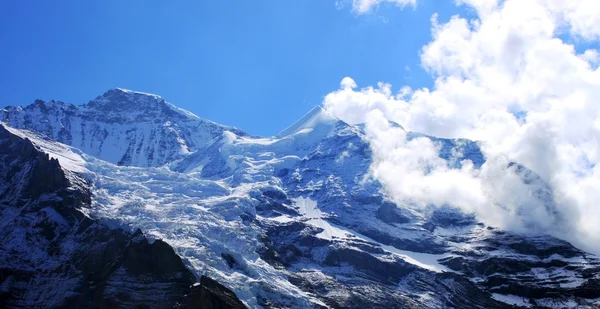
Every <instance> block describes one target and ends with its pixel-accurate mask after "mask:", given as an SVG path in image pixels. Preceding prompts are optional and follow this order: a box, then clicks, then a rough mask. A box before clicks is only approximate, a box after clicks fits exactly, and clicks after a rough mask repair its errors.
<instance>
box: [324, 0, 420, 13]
mask: <svg viewBox="0 0 600 309" xmlns="http://www.w3.org/2000/svg"><path fill="white" fill-rule="evenodd" d="M336 3H337V4H338V6H339V4H340V2H339V1H338V2H336ZM381 3H392V4H395V5H396V6H398V7H401V8H403V7H405V6H407V5H412V6H415V5H416V4H417V0H352V10H353V11H354V12H356V13H357V14H365V13H368V12H370V11H372V10H373V9H374V8H376V7H378V6H379V5H380V4H381Z"/></svg>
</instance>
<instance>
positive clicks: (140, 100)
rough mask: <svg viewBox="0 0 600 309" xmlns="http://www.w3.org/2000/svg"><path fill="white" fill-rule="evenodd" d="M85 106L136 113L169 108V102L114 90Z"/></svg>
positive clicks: (153, 95)
mask: <svg viewBox="0 0 600 309" xmlns="http://www.w3.org/2000/svg"><path fill="white" fill-rule="evenodd" d="M85 106H86V107H87V108H90V109H98V110H102V111H109V112H124V111H131V112H136V111H146V110H156V109H157V108H158V109H160V108H164V107H167V102H166V101H165V99H163V98H162V97H160V96H158V95H155V94H150V93H145V92H138V91H132V90H128V89H124V88H114V89H110V90H108V91H106V92H105V93H103V94H102V95H99V96H98V97H96V98H95V99H93V100H92V101H90V102H89V103H88V104H86V105H85Z"/></svg>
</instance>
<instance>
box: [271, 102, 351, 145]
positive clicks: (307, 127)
mask: <svg viewBox="0 0 600 309" xmlns="http://www.w3.org/2000/svg"><path fill="white" fill-rule="evenodd" d="M338 122H342V120H340V119H339V118H337V117H335V116H333V115H331V114H330V113H329V112H328V111H326V110H325V109H323V108H322V107H321V106H315V107H314V108H313V109H311V110H310V111H309V112H308V113H307V114H306V115H304V116H302V118H300V119H299V120H298V121H296V122H295V123H294V124H292V125H291V126H289V127H287V128H286V129H284V130H283V131H281V132H280V133H279V134H277V136H278V137H283V136H287V135H291V134H295V133H300V132H308V131H314V130H322V129H327V128H332V127H333V126H335V124H336V123H338Z"/></svg>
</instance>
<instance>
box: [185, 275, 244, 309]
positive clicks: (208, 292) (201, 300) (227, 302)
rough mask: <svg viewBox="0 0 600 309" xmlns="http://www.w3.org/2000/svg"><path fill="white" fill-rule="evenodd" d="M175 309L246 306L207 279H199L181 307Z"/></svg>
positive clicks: (214, 308) (233, 295) (237, 308)
mask: <svg viewBox="0 0 600 309" xmlns="http://www.w3.org/2000/svg"><path fill="white" fill-rule="evenodd" d="M176 308H190V309H191V308H194V309H244V308H246V306H245V305H244V304H243V303H242V302H241V301H240V300H239V299H238V298H237V297H236V296H235V294H234V293H233V292H232V291H231V290H230V289H228V288H226V287H224V286H223V285H221V284H219V283H218V282H217V281H215V280H213V279H210V278H208V277H205V276H202V277H201V278H200V285H196V286H193V287H192V289H191V291H190V293H189V294H188V295H186V297H185V298H184V300H183V301H182V303H181V305H178V306H177V307H176Z"/></svg>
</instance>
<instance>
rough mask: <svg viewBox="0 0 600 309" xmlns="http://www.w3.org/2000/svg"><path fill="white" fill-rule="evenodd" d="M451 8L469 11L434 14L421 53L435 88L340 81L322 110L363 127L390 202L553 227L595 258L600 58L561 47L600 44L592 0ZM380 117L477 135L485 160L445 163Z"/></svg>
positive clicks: (597, 7)
mask: <svg viewBox="0 0 600 309" xmlns="http://www.w3.org/2000/svg"><path fill="white" fill-rule="evenodd" d="M357 3H358V4H357ZM360 3H363V5H364V6H362V9H360V10H359V9H356V10H357V12H363V11H364V12H368V11H369V10H370V9H371V8H372V7H373V5H377V3H379V1H354V3H353V4H354V5H355V6H354V7H355V8H356V7H359V8H361V6H360V5H359V4H360ZM457 3H458V5H464V6H468V7H469V8H470V9H472V10H473V11H474V12H475V17H474V18H473V19H467V18H464V17H460V16H454V17H452V18H451V19H450V21H448V22H447V23H439V22H438V21H437V17H436V16H435V15H434V16H433V17H432V19H431V21H432V41H431V42H429V43H428V44H427V45H426V46H424V47H423V48H422V50H421V64H422V67H423V68H424V69H425V70H427V71H428V72H429V73H430V74H431V75H432V76H433V78H434V80H435V83H434V86H433V87H432V88H431V89H427V88H423V89H410V88H408V87H404V88H401V89H400V90H399V91H396V92H394V91H393V90H392V86H391V85H389V84H386V83H379V84H377V85H376V86H374V87H373V86H371V87H364V88H359V87H358V86H357V85H356V83H355V82H354V81H353V80H352V79H351V78H349V77H346V78H344V79H343V80H342V82H341V84H340V89H339V90H337V91H334V92H332V93H329V94H328V95H327V96H326V97H325V99H324V102H323V104H324V106H325V108H326V109H327V110H328V111H329V112H330V113H332V114H333V115H335V116H337V117H339V118H341V119H343V120H345V121H347V122H349V123H366V124H367V125H366V130H367V135H368V137H369V139H370V141H371V147H372V149H373V154H374V163H373V166H372V167H371V169H372V173H373V176H375V177H376V178H377V179H378V180H380V181H381V183H382V184H383V185H384V187H385V188H386V189H387V191H388V194H389V195H390V197H391V198H393V199H394V200H396V201H397V202H398V203H407V204H411V205H415V206H417V207H419V206H427V205H431V204H435V205H443V204H450V205H452V206H455V207H459V208H461V209H463V210H465V211H468V212H475V213H476V214H477V215H478V216H479V217H480V218H481V219H483V220H486V221H489V222H490V223H491V224H495V225H499V226H503V227H507V228H514V229H518V230H523V231H536V232H544V233H552V234H554V235H556V236H559V237H561V238H566V239H567V240H569V241H572V242H573V243H574V244H576V245H578V246H581V247H583V248H585V249H587V250H592V251H594V252H596V253H600V247H599V246H598V244H600V224H598V222H600V205H597V204H596V203H597V201H599V200H600V165H599V164H598V163H600V70H599V69H598V64H599V62H600V57H599V54H598V51H597V50H595V49H588V50H584V51H579V52H578V51H576V49H575V47H574V46H573V45H571V44H570V43H568V42H567V41H575V42H580V43H583V44H581V45H593V44H595V43H598V40H600V1H596V0H572V1H563V0H505V1H497V0H460V1H458V2H457ZM371 4H372V5H371ZM590 43H591V44H590ZM388 120H390V121H394V122H397V123H399V124H401V125H402V126H404V128H405V129H407V130H410V131H416V132H422V133H425V134H430V135H434V136H439V137H450V138H456V137H464V138H469V139H473V140H479V141H482V143H483V151H484V154H485V155H486V158H487V162H486V163H485V164H484V166H482V167H481V169H476V168H474V167H473V165H472V164H470V163H469V162H464V164H463V165H462V168H460V169H450V168H448V167H447V166H446V164H445V162H444V161H443V160H441V159H440V158H439V157H438V156H437V154H438V148H437V145H435V144H434V143H432V142H431V141H429V140H428V139H424V138H419V139H412V140H411V139H408V138H407V137H406V132H404V131H403V130H402V129H401V128H397V127H391V126H390V125H389V122H388ZM511 162H518V163H520V164H522V165H523V166H525V167H527V168H528V169H530V170H531V171H533V172H528V171H527V170H523V169H522V168H520V167H519V165H515V164H511ZM524 180H527V181H524ZM567 231H568V233H566V232H567Z"/></svg>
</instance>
